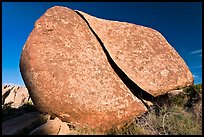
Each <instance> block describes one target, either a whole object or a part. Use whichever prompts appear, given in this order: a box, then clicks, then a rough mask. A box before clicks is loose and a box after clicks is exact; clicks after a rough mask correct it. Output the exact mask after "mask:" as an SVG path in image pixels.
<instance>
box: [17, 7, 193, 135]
mask: <svg viewBox="0 0 204 137" xmlns="http://www.w3.org/2000/svg"><path fill="white" fill-rule="evenodd" d="M20 70H21V75H22V78H23V80H24V82H25V84H26V87H27V88H28V91H29V93H30V95H31V98H32V101H33V103H34V104H35V105H36V106H37V108H38V109H39V110H40V111H42V112H46V113H49V114H50V115H52V116H57V117H59V118H60V119H61V120H62V121H66V122H70V123H72V124H73V125H75V126H78V127H82V128H85V127H88V128H93V129H96V130H98V131H100V132H105V131H107V130H109V129H111V128H113V127H120V126H122V125H123V124H124V123H126V122H128V121H131V120H132V119H133V118H135V117H137V116H140V115H141V114H143V113H144V112H145V111H147V108H146V107H145V105H144V104H145V100H143V98H142V96H140V95H139V94H138V93H144V94H145V95H147V96H149V97H155V96H158V95H161V94H165V93H166V92H168V91H170V90H173V89H177V88H179V87H185V86H188V85H191V84H193V77H192V74H191V72H190V71H189V69H188V67H187V65H186V64H185V62H184V61H183V59H182V58H181V57H180V56H179V54H178V53H177V52H176V51H175V50H174V49H173V48H172V47H171V46H170V44H169V43H168V42H167V41H166V40H165V38H164V37H163V36H162V35H161V34H160V33H159V32H157V31H156V30H153V29H150V28H147V27H143V26H139V25H135V24H131V23H125V22H116V21H108V20H103V19H99V18H96V17H93V16H90V15H88V14H86V13H83V12H81V11H74V10H71V9H69V8H65V7H60V6H55V7H52V8H50V9H48V10H47V11H46V13H45V14H44V15H43V16H41V17H40V18H39V19H38V20H37V21H36V23H35V27H34V29H33V31H32V32H31V34H30V36H29V37H28V39H27V41H26V43H25V45H24V47H23V50H22V54H21V59H20Z"/></svg>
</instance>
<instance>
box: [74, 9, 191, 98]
mask: <svg viewBox="0 0 204 137" xmlns="http://www.w3.org/2000/svg"><path fill="white" fill-rule="evenodd" d="M77 12H79V13H80V14H82V15H83V16H84V17H85V19H86V20H87V21H88V22H89V24H90V26H91V28H92V29H93V30H94V31H95V33H96V34H97V35H98V36H99V37H100V39H101V40H102V41H103V44H104V46H105V47H106V49H107V51H108V52H109V54H110V56H111V58H112V59H113V60H114V61H115V63H116V64H117V65H118V67H119V68H120V69H122V70H123V71H124V73H125V74H126V75H127V76H128V77H129V78H130V79H131V80H133V81H134V82H135V83H136V84H137V85H138V86H139V87H140V88H142V89H143V90H145V91H146V92H148V93H150V94H151V95H153V96H155V97H156V96H158V95H162V94H165V93H166V92H168V91H170V90H173V89H177V88H181V87H185V86H189V85H192V84H193V82H194V80H193V76H192V73H191V72H190V71H189V68H188V66H187V65H186V63H185V62H184V60H183V59H182V58H181V57H180V56H179V54H178V53H177V52H176V50H175V49H174V48H173V47H172V46H171V45H170V44H169V43H168V42H167V41H166V39H165V38H164V37H163V36H162V35H161V34H160V33H159V32H158V31H156V30H153V29H151V28H147V27H143V26H139V25H135V24H131V23H126V22H118V21H109V20H104V19H99V18H96V17H93V16H90V15H88V14H86V13H84V12H81V11H77Z"/></svg>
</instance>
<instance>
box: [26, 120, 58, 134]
mask: <svg viewBox="0 0 204 137" xmlns="http://www.w3.org/2000/svg"><path fill="white" fill-rule="evenodd" d="M61 123H62V121H61V120H60V119H59V118H58V117H56V118H55V119H54V120H49V121H47V122H46V123H45V124H43V125H41V126H40V127H38V128H36V129H34V130H33V131H31V132H30V133H29V135H57V134H58V132H59V130H60V125H61Z"/></svg>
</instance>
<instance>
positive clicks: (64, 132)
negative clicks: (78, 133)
mask: <svg viewBox="0 0 204 137" xmlns="http://www.w3.org/2000/svg"><path fill="white" fill-rule="evenodd" d="M70 133H71V132H70V129H69V127H68V125H67V123H66V122H62V123H61V125H60V130H59V133H58V135H69V134H70Z"/></svg>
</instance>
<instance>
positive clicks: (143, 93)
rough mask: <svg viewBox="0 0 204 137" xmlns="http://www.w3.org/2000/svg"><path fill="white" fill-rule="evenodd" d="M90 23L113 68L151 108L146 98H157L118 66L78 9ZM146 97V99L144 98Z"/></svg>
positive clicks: (150, 99)
mask: <svg viewBox="0 0 204 137" xmlns="http://www.w3.org/2000/svg"><path fill="white" fill-rule="evenodd" d="M75 12H76V13H77V14H78V15H79V16H80V17H81V18H82V19H83V20H84V21H85V22H86V24H87V25H88V27H89V29H90V30H91V32H92V33H93V34H94V36H95V37H96V39H97V40H98V42H99V43H100V45H101V47H102V49H103V51H104V53H105V54H106V57H107V60H108V62H109V64H110V65H111V67H112V68H113V70H114V71H115V73H116V74H117V75H118V76H119V77H120V79H121V80H122V81H123V83H124V84H125V85H126V86H127V87H128V88H129V90H130V91H131V92H132V93H133V94H134V95H135V96H136V97H137V98H138V99H140V100H141V101H142V103H143V104H144V105H145V106H146V107H147V108H149V106H148V105H147V103H146V102H145V101H144V100H147V101H153V99H154V98H155V97H154V96H152V95H151V94H149V93H148V92H146V91H144V90H143V89H141V88H140V87H139V86H138V85H137V84H136V83H134V82H133V81H132V80H131V79H130V78H129V77H128V76H127V75H126V74H125V73H124V72H123V70H122V69H121V68H119V67H118V65H117V64H116V63H115V61H114V60H113V59H112V58H111V56H110V54H109V53H108V51H107V49H106V47H105V45H104V43H103V42H102V40H101V39H100V38H99V36H98V35H97V34H96V32H95V31H94V30H93V28H92V27H91V26H90V24H89V22H88V21H87V20H86V18H85V17H84V16H83V15H82V14H81V13H79V12H78V11H75ZM143 99H144V100H143Z"/></svg>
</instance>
